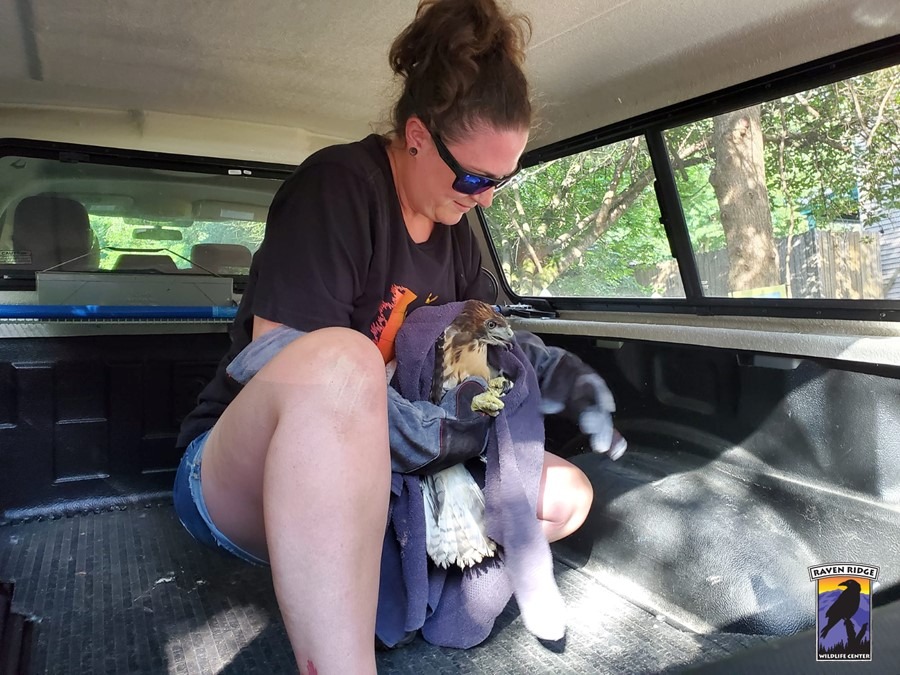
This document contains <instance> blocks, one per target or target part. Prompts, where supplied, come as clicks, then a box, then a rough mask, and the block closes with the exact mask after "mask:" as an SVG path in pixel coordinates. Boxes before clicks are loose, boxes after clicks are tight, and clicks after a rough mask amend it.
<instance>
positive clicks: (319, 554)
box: [201, 328, 390, 675]
mask: <svg viewBox="0 0 900 675" xmlns="http://www.w3.org/2000/svg"><path fill="white" fill-rule="evenodd" d="M201 471H202V483H201V484H202V488H203V496H204V499H205V501H206V504H207V508H208V509H209V512H210V515H211V517H212V519H213V522H215V523H216V526H217V527H218V528H219V529H220V530H222V532H224V533H225V534H226V535H227V536H228V537H229V538H230V539H231V540H232V541H234V542H235V543H236V544H238V545H239V546H241V547H242V548H244V549H245V550H248V551H250V552H252V553H254V554H256V555H258V556H259V557H261V558H268V559H269V560H270V562H271V565H272V578H273V581H274V586H275V593H276V596H277V598H278V604H279V607H280V609H281V613H282V616H283V618H284V622H285V627H286V629H287V633H288V636H289V637H290V640H291V645H292V646H293V649H294V654H295V656H296V658H297V663H298V664H299V666H300V670H301V672H307V671H315V672H317V673H318V674H319V675H326V674H327V673H375V655H374V645H373V637H374V633H375V606H376V602H377V599H378V578H379V573H380V561H381V545H382V539H383V537H384V530H385V525H386V520H387V503H388V497H389V494H390V451H389V446H388V436H387V400H386V388H385V379H384V364H383V362H382V360H381V355H380V354H379V353H378V351H377V349H376V348H375V346H374V345H373V344H372V343H371V342H370V341H369V340H368V339H366V338H365V337H364V336H362V335H360V334H358V333H355V332H353V331H350V330H347V329H341V328H328V329H323V330H320V331H315V332H314V333H310V334H309V335H306V336H303V337H301V338H299V339H298V340H296V341H294V342H293V343H291V344H290V345H288V346H287V347H285V348H284V350H282V351H281V352H280V353H279V354H278V355H277V356H276V357H275V358H273V359H272V361H270V362H269V363H268V364H267V365H266V366H265V367H264V368H263V369H262V370H260V371H259V373H257V374H256V376H255V377H254V378H253V379H252V380H250V382H249V383H248V384H247V386H246V387H244V389H243V390H242V391H241V393H240V394H239V395H238V396H237V398H236V399H235V400H234V401H233V402H232V404H231V405H230V406H229V407H228V409H227V410H226V411H225V413H224V414H223V415H222V417H221V418H220V419H219V421H218V422H217V424H216V426H215V428H214V429H213V432H212V433H211V434H210V437H209V440H208V441H207V445H206V447H205V448H204V451H203V462H202V468H201ZM311 665H312V666H314V668H313V667H311Z"/></svg>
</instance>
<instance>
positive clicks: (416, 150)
mask: <svg viewBox="0 0 900 675" xmlns="http://www.w3.org/2000/svg"><path fill="white" fill-rule="evenodd" d="M409 154H411V155H412V156H413V157H415V156H416V155H418V154H419V149H418V148H415V147H413V148H410V149H409Z"/></svg>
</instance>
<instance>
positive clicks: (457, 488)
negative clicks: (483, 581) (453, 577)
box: [422, 464, 497, 569]
mask: <svg viewBox="0 0 900 675" xmlns="http://www.w3.org/2000/svg"><path fill="white" fill-rule="evenodd" d="M422 492H423V497H424V502H425V544H426V549H427V551H428V555H429V556H430V557H431V559H432V560H433V561H434V562H435V564H437V565H439V566H441V567H444V568H447V567H449V566H450V565H453V564H456V565H458V566H459V567H460V569H465V568H466V567H471V566H473V565H476V564H478V563H479V562H481V561H482V560H484V558H488V557H491V556H493V555H494V553H495V551H496V550H497V544H496V543H495V542H493V541H492V540H491V539H490V538H489V537H488V536H487V532H486V531H485V525H484V494H483V493H482V491H481V488H479V487H478V484H477V483H476V482H475V479H474V478H472V475H471V474H470V473H469V472H468V471H467V470H466V468H465V467H464V466H463V465H461V464H457V465H455V466H452V467H450V468H448V469H444V470H443V471H438V472H437V473H436V474H434V475H432V476H426V477H424V478H423V479H422Z"/></svg>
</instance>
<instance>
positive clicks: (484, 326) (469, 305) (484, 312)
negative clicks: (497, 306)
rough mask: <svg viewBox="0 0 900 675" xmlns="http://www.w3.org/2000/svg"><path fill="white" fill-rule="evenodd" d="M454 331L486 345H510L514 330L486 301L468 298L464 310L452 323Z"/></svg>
mask: <svg viewBox="0 0 900 675" xmlns="http://www.w3.org/2000/svg"><path fill="white" fill-rule="evenodd" d="M450 327H451V328H452V329H455V330H454V331H453V332H455V333H458V334H463V335H465V336H466V339H467V340H472V341H476V342H480V343H482V344H485V345H508V344H509V343H510V342H512V339H513V331H512V328H510V327H509V324H508V323H507V322H506V319H504V318H503V317H502V316H500V315H499V314H498V313H497V312H495V311H494V309H493V308H492V307H491V306H490V305H489V304H487V303H486V302H481V301H480V300H467V301H466V303H465V304H464V305H463V309H462V311H461V312H460V313H459V315H458V316H457V317H456V319H454V320H453V323H451V324H450Z"/></svg>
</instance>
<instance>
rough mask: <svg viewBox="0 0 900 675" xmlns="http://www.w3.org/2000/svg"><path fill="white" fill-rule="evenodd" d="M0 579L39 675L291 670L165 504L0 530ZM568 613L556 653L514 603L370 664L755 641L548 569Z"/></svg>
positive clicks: (273, 625) (567, 656)
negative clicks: (681, 623) (438, 643)
mask: <svg viewBox="0 0 900 675" xmlns="http://www.w3.org/2000/svg"><path fill="white" fill-rule="evenodd" d="M0 579H3V580H6V581H14V582H15V597H14V601H13V608H14V609H15V610H16V611H18V612H21V613H24V614H27V615H32V616H34V617H35V619H36V621H37V622H38V623H37V626H36V632H35V638H34V651H33V653H32V655H31V669H32V672H34V673H60V674H62V673H64V674H66V675H68V674H82V673H83V674H85V675H87V674H89V673H90V674H91V675H99V674H103V673H105V674H109V675H113V674H115V675H118V674H120V673H177V674H179V675H181V674H184V675H194V674H197V675H200V674H201V673H202V674H207V673H227V674H229V675H245V674H246V675H249V674H252V673H290V672H296V667H295V666H293V665H292V655H291V650H290V645H289V643H288V640H287V636H286V634H285V631H284V627H283V624H282V622H281V617H280V614H279V612H278V609H277V605H276V602H275V595H274V592H273V590H272V584H271V577H270V575H269V572H268V570H267V569H259V568H254V567H251V566H249V565H246V564H244V563H242V562H240V561H237V560H232V559H230V558H229V557H226V556H225V555H221V554H219V553H217V552H215V551H211V550H207V549H206V548H204V547H202V546H201V545H199V544H197V543H196V542H194V541H193V539H191V537H190V536H189V535H188V534H187V533H186V532H185V531H184V530H183V528H182V527H181V525H180V524H179V522H178V520H177V518H176V516H175V514H174V511H173V509H172V507H171V504H154V505H148V506H146V507H134V508H129V509H122V510H114V511H107V512H100V513H93V512H92V513H87V514H80V515H74V516H69V517H60V518H58V519H45V520H40V521H31V522H20V523H11V524H7V525H4V526H2V527H0ZM557 579H558V582H559V585H560V588H561V590H562V592H563V595H564V597H565V599H566V602H567V605H568V610H569V633H568V636H567V642H566V648H565V650H564V651H563V652H562V653H554V652H551V651H549V650H547V649H545V648H544V647H543V646H542V645H541V644H540V643H538V642H537V640H535V639H534V638H533V637H532V636H531V635H530V634H529V633H528V632H527V631H526V630H525V628H524V626H523V625H522V623H521V619H520V618H519V616H518V610H517V608H516V606H515V602H514V601H513V602H511V603H510V605H509V606H508V607H507V609H506V610H505V611H504V613H503V614H502V615H501V616H500V618H499V619H498V620H497V623H496V625H495V628H494V632H493V634H492V635H491V637H490V638H489V639H488V640H487V641H486V642H485V643H484V644H482V645H481V646H479V647H476V648H474V649H470V650H466V651H462V650H455V649H443V648H438V647H434V646H432V645H429V644H428V643H426V642H424V641H423V640H422V639H421V638H417V639H416V641H415V642H413V643H412V644H411V645H408V646H407V647H404V648H401V649H398V650H394V651H390V652H380V653H379V654H378V669H379V672H381V673H417V674H419V673H452V672H458V673H500V672H502V673H541V672H547V673H549V672H553V673H617V674H618V673H624V674H632V673H661V672H665V673H674V672H678V671H680V670H682V669H684V668H686V667H688V666H689V665H696V664H699V663H702V662H706V661H710V660H713V659H718V658H721V657H723V656H725V655H726V654H728V653H730V652H734V651H737V650H741V649H744V648H746V647H748V646H751V645H755V644H759V643H761V642H762V641H764V640H765V638H763V637H759V636H745V635H736V634H725V633H721V634H709V635H698V634H694V633H690V632H686V631H683V630H681V629H679V628H677V627H675V626H672V625H669V624H668V623H666V622H664V621H661V620H659V619H657V618H656V617H655V616H653V615H652V614H651V613H648V612H646V611H644V610H643V609H640V608H639V607H636V606H635V605H633V604H631V603H629V602H628V601H626V600H625V599H623V598H621V597H619V596H618V595H616V594H615V593H613V592H612V591H611V590H609V589H608V588H605V587H604V586H603V585H601V584H600V583H598V581H597V580H596V579H592V578H590V577H589V576H587V575H585V574H583V573H582V572H579V571H578V570H575V569H572V568H571V567H567V566H566V565H564V564H563V563H561V562H557Z"/></svg>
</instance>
